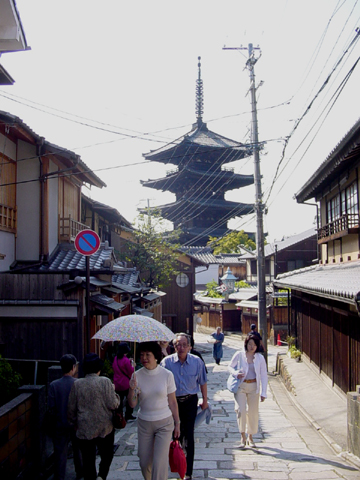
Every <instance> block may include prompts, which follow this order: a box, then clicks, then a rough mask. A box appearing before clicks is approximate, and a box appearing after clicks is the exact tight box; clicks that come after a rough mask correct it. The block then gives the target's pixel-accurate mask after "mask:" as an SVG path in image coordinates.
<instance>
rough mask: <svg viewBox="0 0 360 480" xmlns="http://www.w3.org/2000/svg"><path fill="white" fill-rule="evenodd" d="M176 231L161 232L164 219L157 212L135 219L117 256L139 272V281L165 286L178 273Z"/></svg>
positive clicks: (153, 285)
mask: <svg viewBox="0 0 360 480" xmlns="http://www.w3.org/2000/svg"><path fill="white" fill-rule="evenodd" d="M178 238H179V232H178V231H176V230H173V231H170V232H169V231H164V219H163V218H162V217H161V216H160V215H159V214H158V213H156V214H152V215H151V217H147V216H145V215H143V214H141V215H139V217H138V219H137V228H136V229H135V231H134V238H133V240H132V241H131V240H129V241H128V243H127V246H126V248H125V251H124V253H121V254H119V257H120V258H122V259H124V260H126V261H127V262H130V263H131V264H132V265H133V266H135V267H136V268H137V270H139V272H140V278H141V280H142V281H143V282H144V283H145V284H147V285H148V286H149V287H152V288H155V287H159V288H164V287H166V286H167V285H169V283H170V282H171V279H172V277H173V276H174V275H177V274H178V273H179V272H178V270H177V267H178V258H179V255H180V252H179V245H178V244H177V243H176V242H177V240H178Z"/></svg>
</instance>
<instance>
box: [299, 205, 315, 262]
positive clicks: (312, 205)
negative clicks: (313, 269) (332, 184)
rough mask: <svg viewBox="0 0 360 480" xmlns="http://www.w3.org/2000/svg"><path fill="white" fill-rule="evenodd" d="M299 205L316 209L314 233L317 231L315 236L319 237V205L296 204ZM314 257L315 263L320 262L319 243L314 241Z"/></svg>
mask: <svg viewBox="0 0 360 480" xmlns="http://www.w3.org/2000/svg"><path fill="white" fill-rule="evenodd" d="M298 203H300V204H301V205H310V206H311V207H316V231H317V236H319V205H318V204H317V203H306V202H298ZM316 256H317V261H318V262H319V261H320V257H319V243H318V241H317V240H316Z"/></svg>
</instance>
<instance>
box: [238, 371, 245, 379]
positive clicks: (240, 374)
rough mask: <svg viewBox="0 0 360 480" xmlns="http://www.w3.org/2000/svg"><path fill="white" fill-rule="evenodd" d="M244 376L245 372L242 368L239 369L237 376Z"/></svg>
mask: <svg viewBox="0 0 360 480" xmlns="http://www.w3.org/2000/svg"><path fill="white" fill-rule="evenodd" d="M243 377H245V373H244V371H243V370H239V372H238V374H237V378H243Z"/></svg>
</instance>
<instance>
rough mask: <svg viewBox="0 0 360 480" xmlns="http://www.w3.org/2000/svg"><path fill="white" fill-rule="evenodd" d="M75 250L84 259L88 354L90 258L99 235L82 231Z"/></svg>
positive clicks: (96, 245) (98, 242)
mask: <svg viewBox="0 0 360 480" xmlns="http://www.w3.org/2000/svg"><path fill="white" fill-rule="evenodd" d="M75 248H76V250H77V251H78V252H79V253H81V255H84V256H85V257H86V298H85V305H86V348H87V353H90V256H91V255H93V254H94V253H96V252H97V251H98V250H99V248H100V238H99V235H98V234H97V233H96V232H94V231H93V230H82V231H81V232H79V233H78V234H77V235H76V238H75Z"/></svg>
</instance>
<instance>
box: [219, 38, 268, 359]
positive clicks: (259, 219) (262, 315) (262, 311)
mask: <svg viewBox="0 0 360 480" xmlns="http://www.w3.org/2000/svg"><path fill="white" fill-rule="evenodd" d="M256 49H258V48H254V47H253V44H252V43H249V45H248V54H249V58H248V60H247V62H246V67H247V69H248V70H249V72H250V95H251V113H252V145H253V152H254V182H255V205H254V206H255V212H256V254H257V286H258V305H259V308H258V328H259V331H260V333H261V336H262V338H263V343H264V347H265V349H266V351H265V360H266V363H267V318H266V289H265V252H264V228H263V212H264V204H263V202H262V192H261V174H260V155H259V150H260V146H259V134H258V121H257V109H256V87H255V73H254V65H255V64H256V62H257V60H258V59H257V58H255V54H254V50H256ZM224 50H244V48H243V47H236V48H226V47H224Z"/></svg>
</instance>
